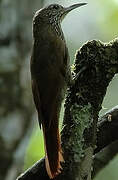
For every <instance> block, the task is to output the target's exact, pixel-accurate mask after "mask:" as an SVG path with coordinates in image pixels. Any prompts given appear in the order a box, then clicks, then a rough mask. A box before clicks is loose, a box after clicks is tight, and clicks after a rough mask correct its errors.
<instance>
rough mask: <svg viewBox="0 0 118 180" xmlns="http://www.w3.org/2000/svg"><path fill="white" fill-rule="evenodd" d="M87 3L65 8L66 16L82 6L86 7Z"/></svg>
mask: <svg viewBox="0 0 118 180" xmlns="http://www.w3.org/2000/svg"><path fill="white" fill-rule="evenodd" d="M86 4H87V3H78V4H73V5H72V6H69V7H66V8H64V14H65V15H66V14H68V13H69V12H70V11H72V10H73V9H75V8H78V7H80V6H84V5H86Z"/></svg>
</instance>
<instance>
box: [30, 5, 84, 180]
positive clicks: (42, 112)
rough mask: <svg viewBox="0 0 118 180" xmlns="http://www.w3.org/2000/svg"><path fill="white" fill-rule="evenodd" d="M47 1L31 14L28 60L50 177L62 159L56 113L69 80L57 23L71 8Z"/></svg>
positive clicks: (55, 173)
mask: <svg viewBox="0 0 118 180" xmlns="http://www.w3.org/2000/svg"><path fill="white" fill-rule="evenodd" d="M83 5H86V3H78V4H74V5H71V6H69V7H63V6H62V5H59V4H50V5H48V6H46V7H44V8H42V9H40V10H38V11H37V12H36V13H35V15H34V17H33V23H32V27H33V45H32V54H31V61H30V71H31V86H32V94H33V99H34V104H35V106H36V110H37V113H38V121H39V126H40V128H42V130H43V136H44V148H45V166H46V171H47V174H48V176H49V178H50V179H54V178H55V177H56V176H57V175H58V174H59V173H61V172H62V163H63V162H64V158H63V152H62V148H61V138H60V134H59V116H60V109H61V104H62V101H63V100H64V98H65V94H66V90H67V87H68V86H70V85H71V83H72V75H71V67H70V58H69V52H68V48H67V45H66V41H65V38H64V34H63V31H62V28H61V22H62V21H63V19H64V18H65V16H66V15H67V14H68V13H69V12H70V11H71V10H73V9H75V8H78V7H80V6H83Z"/></svg>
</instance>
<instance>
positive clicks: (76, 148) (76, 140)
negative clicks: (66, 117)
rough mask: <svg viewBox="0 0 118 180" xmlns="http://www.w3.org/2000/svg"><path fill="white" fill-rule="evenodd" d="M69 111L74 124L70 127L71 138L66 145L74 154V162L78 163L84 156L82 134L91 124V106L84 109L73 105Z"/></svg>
mask: <svg viewBox="0 0 118 180" xmlns="http://www.w3.org/2000/svg"><path fill="white" fill-rule="evenodd" d="M70 111H71V114H72V118H73V121H74V122H73V126H72V127H71V137H70V139H69V142H68V143H69V144H70V145H71V149H72V151H73V152H74V159H75V161H80V159H81V157H82V156H83V155H84V154H83V153H84V136H83V133H84V131H85V129H86V128H89V127H90V126H91V123H92V117H91V104H88V105H85V106H84V107H83V106H80V105H77V104H74V105H72V107H71V110H70Z"/></svg>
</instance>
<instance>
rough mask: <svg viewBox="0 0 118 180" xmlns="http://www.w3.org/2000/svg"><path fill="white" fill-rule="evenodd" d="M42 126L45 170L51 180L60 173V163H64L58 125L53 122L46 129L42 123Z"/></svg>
mask: <svg viewBox="0 0 118 180" xmlns="http://www.w3.org/2000/svg"><path fill="white" fill-rule="evenodd" d="M42 126H43V133H44V141H45V142H44V143H45V165H46V170H47V173H48V176H49V177H50V179H53V178H55V177H56V176H57V175H58V174H59V173H61V170H62V167H61V162H64V159H63V156H62V149H61V143H60V135H59V129H58V124H57V121H55V123H51V125H50V126H49V127H48V128H45V125H44V123H42Z"/></svg>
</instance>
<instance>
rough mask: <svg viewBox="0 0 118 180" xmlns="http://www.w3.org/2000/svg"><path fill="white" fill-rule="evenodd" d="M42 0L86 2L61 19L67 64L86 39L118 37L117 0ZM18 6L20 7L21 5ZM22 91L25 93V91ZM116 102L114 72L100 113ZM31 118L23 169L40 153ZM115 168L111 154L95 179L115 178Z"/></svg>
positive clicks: (37, 132) (117, 166)
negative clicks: (67, 52)
mask: <svg viewBox="0 0 118 180" xmlns="http://www.w3.org/2000/svg"><path fill="white" fill-rule="evenodd" d="M2 1H3V0H1V1H0V2H2ZM14 2H15V0H14ZM40 2H41V0H39V3H40ZM44 2H45V5H47V4H50V3H60V4H62V5H65V6H69V5H71V4H74V3H78V2H88V5H87V6H84V7H81V8H79V9H76V10H74V11H73V12H71V13H70V14H69V15H68V16H67V17H66V18H65V19H64V21H63V23H62V28H63V31H64V35H65V39H66V42H67V46H68V48H69V54H70V57H71V63H73V62H74V56H75V54H76V50H77V49H79V48H80V47H81V46H82V45H83V44H84V43H85V42H86V41H88V40H92V39H99V40H101V41H103V42H109V41H111V40H113V39H114V38H117V37H118V0H81V1H80V0H58V1H57V0H45V1H44ZM6 3H7V1H6ZM24 3H25V1H24ZM17 4H18V2H17ZM34 4H35V0H34ZM21 7H22V8H24V7H23V4H22V6H21ZM37 8H38V7H37ZM8 9H9V7H8ZM29 10H30V9H29ZM26 11H27V10H26ZM27 14H28V12H26V16H28V15H27ZM0 15H1V12H0ZM14 21H15V20H14ZM19 23H20V22H19ZM21 23H22V22H21ZM28 28H30V30H29V31H28V32H29V33H30V36H31V27H28ZM18 31H19V29H18ZM23 33H24V36H25V35H26V34H25V32H23ZM17 38H19V37H17ZM19 40H20V39H19ZM21 43H22V42H21ZM25 46H27V45H25ZM20 50H21V49H20ZM22 50H23V49H22ZM29 54H31V52H29ZM29 56H30V55H29ZM20 58H22V57H20ZM28 63H29V57H27V60H26V64H28ZM19 64H20V61H19ZM26 64H25V65H24V66H25V68H28V67H27V65H26ZM21 66H22V65H21ZM27 71H28V73H29V70H26V71H24V72H25V73H24V74H23V75H24V76H28V78H27V77H26V78H27V79H28V81H27V83H26V82H25V83H26V86H28V87H29V83H30V81H29V76H30V74H28V73H27ZM22 79H23V78H22ZM22 81H23V80H22ZM23 83H24V82H23ZM27 84H28V85H27ZM26 89H27V87H26ZM26 92H28V90H27V91H26ZM25 96H31V94H30V93H29V92H28V93H25ZM29 99H30V98H29ZM30 103H31V102H29V104H28V103H27V104H28V106H29V105H30ZM116 105H118V75H116V76H115V77H114V78H113V80H112V82H111V83H110V84H109V87H108V90H107V93H106V96H105V98H104V102H103V108H102V110H101V112H100V115H102V114H104V113H105V112H106V111H108V110H109V109H111V108H112V107H114V106H116ZM34 109H35V108H34V106H33V107H32V111H34ZM63 112H64V108H62V111H61V115H60V120H62V119H63ZM33 119H34V121H33V126H34V128H33V132H32V136H31V138H30V140H29V143H28V148H27V150H26V153H25V159H24V169H27V168H28V167H30V166H31V165H32V164H34V163H35V162H36V161H37V160H39V159H40V158H42V157H43V156H44V147H43V136H42V131H41V130H40V129H39V127H38V122H37V121H36V120H37V114H36V113H34V116H33ZM60 127H61V124H60ZM12 133H13V132H12ZM117 170H118V157H115V158H114V160H112V162H110V164H109V165H108V166H107V167H106V168H104V169H103V170H102V171H101V172H100V173H99V174H98V176H97V177H96V178H95V180H118V172H117Z"/></svg>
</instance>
